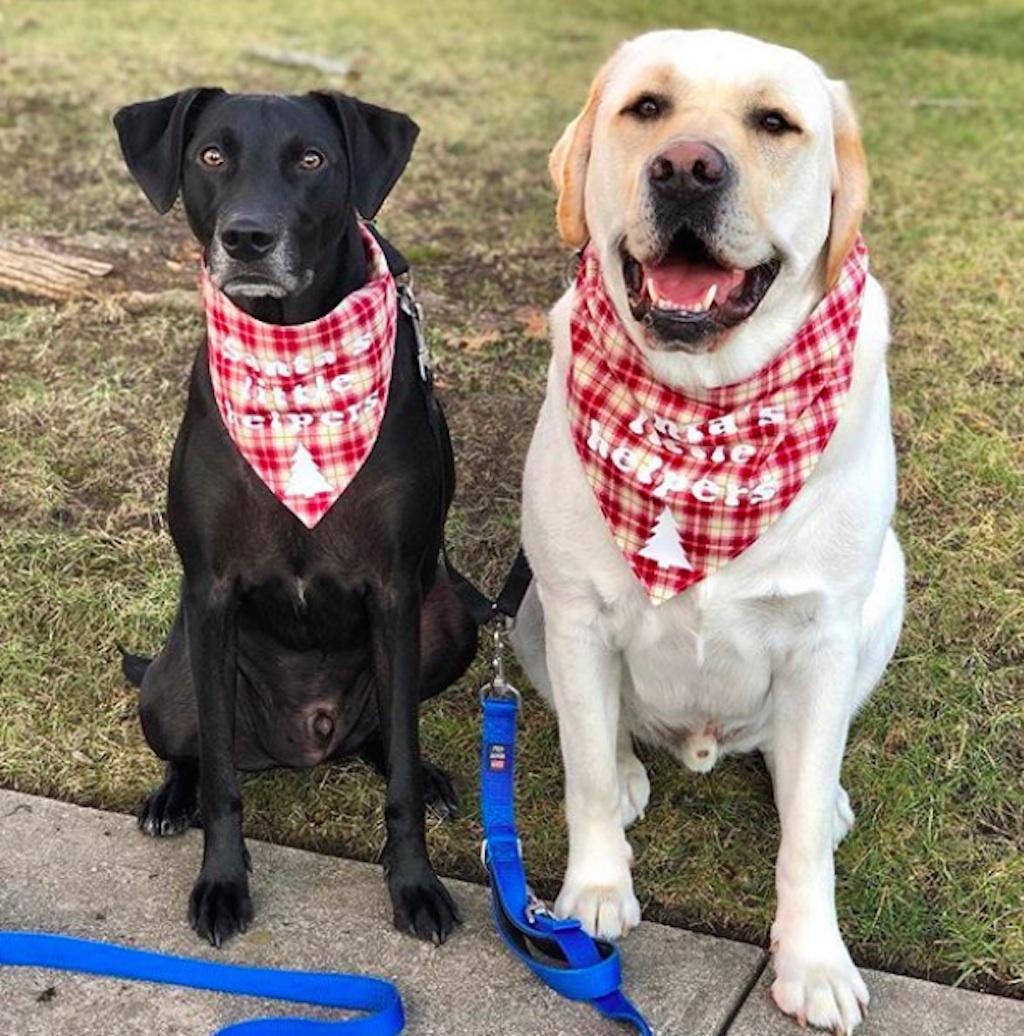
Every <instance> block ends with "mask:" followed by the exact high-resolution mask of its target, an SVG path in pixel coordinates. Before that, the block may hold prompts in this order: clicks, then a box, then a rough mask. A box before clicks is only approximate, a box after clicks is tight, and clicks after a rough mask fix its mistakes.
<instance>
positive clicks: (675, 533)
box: [637, 507, 693, 572]
mask: <svg viewBox="0 0 1024 1036" xmlns="http://www.w3.org/2000/svg"><path fill="white" fill-rule="evenodd" d="M637 554H638V556H639V557H642V558H647V559H648V560H650V561H656V562H657V563H658V568H685V569H687V570H688V571H690V572H692V571H693V564H692V563H691V561H690V559H689V558H688V557H687V556H686V551H685V550H683V545H682V544H681V543H680V542H679V530H678V529H677V528H676V520H675V519H674V518H673V517H672V512H671V511H670V510H669V509H668V507H665V509H664V510H663V511H662V512H661V514H659V515H658V520H657V521H656V522H655V523H654V528H653V529H651V534H650V536H648V537H647V542H646V543H645V544H644V546H643V549H642V550H639V551H637Z"/></svg>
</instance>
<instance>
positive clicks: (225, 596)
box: [115, 89, 476, 944]
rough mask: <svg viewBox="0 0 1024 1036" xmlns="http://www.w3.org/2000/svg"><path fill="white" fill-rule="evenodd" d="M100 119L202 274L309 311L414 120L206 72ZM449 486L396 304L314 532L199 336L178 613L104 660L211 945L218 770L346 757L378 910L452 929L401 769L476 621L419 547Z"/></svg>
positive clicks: (409, 775)
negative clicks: (373, 811) (186, 834)
mask: <svg viewBox="0 0 1024 1036" xmlns="http://www.w3.org/2000/svg"><path fill="white" fill-rule="evenodd" d="M115 124H116V127H117V130H118V134H119V137H120V141H121V147H122V150H123V152H124V156H125V160H126V162H127V165H128V168H129V170H130V171H131V173H132V175H133V176H134V177H135V178H136V180H137V181H138V182H139V184H140V185H141V187H142V188H143V190H144V191H145V193H146V195H147V197H148V198H149V199H150V201H151V202H152V203H153V205H154V206H155V207H156V208H157V209H158V210H160V211H161V212H163V211H166V210H167V209H169V208H170V207H171V205H172V204H173V202H174V199H175V197H176V196H177V195H178V193H179V191H180V193H181V196H182V200H183V204H184V209H185V213H186V216H187V217H188V220H189V224H190V226H191V227H192V229H193V231H194V232H195V234H196V237H197V238H198V239H199V242H200V243H201V245H202V246H203V248H204V249H205V250H206V254H207V257H208V259H209V260H210V268H211V271H212V273H213V276H214V279H215V280H217V281H218V283H220V284H221V286H222V287H225V286H226V290H228V292H229V294H231V285H232V284H235V285H238V284H241V283H243V282H244V281H246V280H248V281H250V282H251V281H252V280H253V279H255V280H256V282H257V283H259V284H266V285H269V286H270V288H271V289H273V292H274V293H271V294H264V295H261V296H259V297H251V296H243V295H239V296H238V297H236V298H235V302H236V303H237V304H238V305H240V306H241V307H242V308H243V309H245V310H246V311H247V312H249V313H251V314H252V315H253V316H255V317H257V318H258V319H260V320H264V321H267V322H274V323H302V322H306V321H309V320H312V319H315V318H316V317H319V316H322V315H323V314H324V313H326V312H328V311H329V310H330V309H332V308H333V307H334V306H335V305H336V304H337V302H338V301H339V300H340V299H341V298H342V296H343V295H345V294H347V293H348V292H350V291H352V290H353V289H355V288H357V287H359V286H361V285H362V284H363V283H364V280H365V276H366V265H365V256H364V252H363V248H362V245H361V242H360V239H359V236H358V229H357V215H356V214H357V210H358V211H359V212H361V214H362V215H364V216H367V217H369V216H372V215H373V214H374V213H375V212H376V210H377V208H378V206H379V205H380V204H381V202H382V201H383V200H384V198H385V196H386V195H387V193H388V191H389V190H390V189H391V187H392V186H393V184H394V183H395V181H396V180H397V178H398V176H399V175H400V174H401V171H402V169H403V168H404V166H405V164H406V163H407V161H408V158H409V155H410V153H411V150H412V146H413V142H414V140H415V137H416V132H417V129H416V126H415V124H414V123H413V122H412V121H411V120H410V119H408V118H407V117H406V116H404V115H399V114H398V113H395V112H390V111H387V110H385V109H382V108H376V107H374V106H371V105H366V104H363V103H362V102H360V101H357V100H355V99H353V98H350V97H345V96H342V95H338V94H309V95H306V96H303V97H278V96H266V95H232V94H226V93H224V92H223V91H220V90H209V89H192V90H186V91H183V92H182V93H179V94H175V95H173V96H171V97H167V98H163V99H161V100H157V101H149V102H144V103H141V104H135V105H131V106H129V107H127V108H124V109H122V110H121V111H120V112H118V113H117V115H116V117H115ZM210 147H214V148H216V149H218V152H219V153H220V154H221V155H222V156H223V157H224V158H225V162H224V163H223V165H221V166H219V167H218V168H215V169H213V168H209V167H208V166H207V165H206V164H204V162H203V161H201V156H202V155H203V154H204V152H206V151H207V149H209V148H210ZM310 148H313V149H315V150H316V151H317V152H318V153H320V154H322V155H323V157H324V158H325V162H324V163H323V166H322V167H321V168H319V169H317V170H316V171H315V172H310V171H308V170H305V169H301V168H300V167H299V165H298V161H299V158H300V157H301V156H302V154H303V153H304V152H305V151H307V150H308V149H310ZM268 242H269V244H268ZM282 242H283V243H285V244H286V245H287V247H286V248H285V247H283V245H282V246H281V247H280V248H279V245H281V243H282ZM275 250H276V251H275ZM392 254H393V253H392ZM268 256H269V257H270V258H268ZM275 256H276V257H275ZM218 264H219V265H218ZM304 271H309V282H308V283H305V282H304V276H305V274H304ZM289 285H291V288H289V290H287V291H285V290H284V289H285V288H288V286H289ZM275 293H276V294H275ZM453 486H454V467H453V462H452V455H451V446H450V443H449V441H448V433H447V429H446V428H445V427H444V426H443V419H442V426H441V430H440V437H438V435H435V433H434V431H433V430H432V427H431V423H430V419H429V416H428V401H427V396H426V393H425V392H424V388H423V385H422V384H421V382H420V376H419V371H418V367H417V363H416V349H415V342H414V338H413V333H412V328H411V326H410V324H409V322H408V320H407V319H406V318H405V317H404V316H402V317H401V318H400V320H399V327H398V342H397V349H396V359H395V368H394V373H393V376H392V381H391V386H390V395H389V399H388V406H387V412H386V414H385V415H384V419H383V424H382V427H381V431H380V436H379V439H378V441H377V443H376V445H375V447H374V449H373V452H372V453H371V455H370V457H369V459H368V460H367V461H366V463H365V465H364V466H363V468H362V469H361V471H360V472H359V474H358V475H357V476H356V478H355V479H354V481H353V482H352V483H351V485H350V487H349V488H348V489H347V490H346V491H345V493H343V494H342V496H341V497H340V499H339V500H338V501H337V503H336V504H335V505H334V507H333V508H332V509H331V510H330V511H329V512H328V513H327V515H326V516H325V517H324V518H323V519H322V520H321V521H320V523H319V524H318V525H317V526H316V527H315V528H314V529H312V530H309V529H307V528H306V527H305V526H304V525H303V524H302V523H301V522H300V521H299V520H298V519H297V518H295V517H294V516H293V515H292V514H291V513H290V512H289V511H288V510H286V509H285V507H284V506H283V505H282V504H280V503H279V502H278V501H277V500H276V499H275V498H274V496H273V495H272V494H271V493H269V492H268V490H267V489H266V487H265V486H264V485H263V483H262V482H261V481H260V480H259V478H258V477H257V476H256V475H255V473H254V472H253V471H252V470H251V469H250V468H249V467H248V465H247V463H246V462H245V461H244V460H243V459H242V457H241V455H240V454H239V453H238V451H237V450H236V449H235V447H234V445H233V444H232V442H231V440H230V439H229V437H228V435H227V432H226V431H225V429H224V427H223V424H222V422H221V418H220V415H219V412H218V410H217V407H216V403H215V401H214V398H213V392H212V388H211V384H210V376H209V368H208V361H207V351H206V346H205V343H204V345H203V346H202V347H201V348H200V350H199V353H198V355H197V357H196V361H195V365H194V367H193V370H192V378H191V384H190V389H189V396H188V404H187V407H186V411H185V416H184V419H183V421H182V424H181V429H180V431H179V433H178V438H177V442H176V443H175V447H174V453H173V456H172V459H171V468H170V477H169V492H168V518H169V524H170V529H171V534H172V536H173V538H174V542H175V545H176V547H177V550H178V554H179V556H180V559H181V564H182V569H183V581H182V589H181V598H180V603H179V608H178V614H177V617H176V619H175V621H174V625H173V627H172V629H171V632H170V635H169V637H168V639H167V642H166V644H165V645H164V647H163V649H162V651H161V652H160V653H159V654H158V655H157V657H156V658H155V659H153V660H152V662H151V663H149V664H147V660H145V659H142V658H139V657H138V656H133V655H125V658H124V660H123V667H124V671H125V674H126V676H127V677H128V678H129V680H132V681H133V682H138V683H139V684H140V685H141V688H142V693H141V704H140V712H141V717H142V724H143V729H144V731H145V735H146V738H147V740H148V741H149V744H150V746H151V747H152V748H153V750H154V751H155V752H156V754H157V755H158V756H159V757H160V758H162V759H164V760H166V763H167V766H166V775H165V780H164V783H163V784H162V785H161V787H160V788H158V789H157V790H156V791H155V792H154V793H153V794H152V795H150V796H149V798H148V799H147V800H146V802H145V803H144V805H143V807H142V810H141V813H140V820H139V823H140V826H141V827H142V828H143V829H144V830H145V831H147V832H148V833H150V834H154V835H166V834H173V833H177V832H179V831H181V830H184V828H186V827H187V826H188V825H189V823H190V822H191V820H192V818H193V816H194V815H195V813H196V809H197V804H199V803H201V806H202V819H203V827H204V832H205V842H204V854H203V864H202V869H201V871H200V874H199V878H198V881H197V882H196V885H195V888H194V889H193V892H192V896H191V901H190V907H189V916H190V920H191V923H192V925H193V927H194V928H195V929H196V931H197V932H198V933H199V934H200V935H202V936H204V937H205V938H207V939H209V940H210V942H212V943H214V944H219V943H220V942H221V941H222V940H224V939H226V938H228V937H229V936H231V935H232V934H234V933H235V932H239V931H244V930H245V928H246V926H247V925H248V923H249V921H250V920H251V918H252V905H251V901H250V897H249V885H248V874H247V871H248V857H247V853H246V851H245V848H244V844H243V840H242V828H241V809H242V805H241V797H240V794H239V786H238V782H237V778H236V773H235V771H236V767H239V768H241V769H263V768H267V767H274V766H293V767H306V766H312V765H314V764H316V763H319V762H323V761H327V760H331V759H337V758H339V757H342V756H346V755H351V754H353V753H359V754H362V755H364V756H365V757H366V758H367V759H369V760H370V761H371V762H372V763H373V764H374V765H375V766H377V767H378V768H379V769H380V770H381V771H382V772H384V773H385V774H386V777H387V810H386V813H387V843H386V846H385V849H384V854H383V858H384V861H385V871H386V874H387V880H388V886H389V889H390V892H391V898H392V902H393V905H394V922H395V924H396V926H398V927H399V928H402V929H407V930H409V931H412V932H413V933H415V934H416V935H418V936H421V937H424V938H428V939H434V940H435V941H444V939H446V938H447V937H448V935H449V934H450V933H451V931H452V928H453V927H454V925H455V924H457V923H458V919H459V918H458V911H457V909H456V907H455V904H454V903H453V902H452V900H451V898H450V897H449V895H448V892H447V891H446V890H445V888H444V886H443V885H442V884H441V882H440V881H439V880H438V878H437V877H436V875H435V874H434V872H433V870H432V868H431V865H430V862H429V860H428V857H427V849H426V837H425V831H424V800H425V799H427V800H428V801H430V802H431V803H432V804H434V805H436V806H437V807H438V808H439V809H441V811H442V812H451V811H452V810H453V809H454V792H453V790H452V787H451V782H450V781H449V779H448V777H447V775H445V774H444V773H443V772H442V771H439V770H436V769H434V768H432V767H425V766H424V765H422V764H421V760H420V750H419V737H418V709H419V703H420V701H421V700H423V699H426V698H429V697H430V696H432V695H434V694H438V693H439V692H441V691H442V690H444V689H445V688H446V687H447V686H449V685H450V684H451V683H452V682H453V681H454V680H456V679H458V678H459V676H461V675H462V673H463V672H464V671H465V669H466V667H467V666H468V664H469V662H470V661H471V660H472V657H473V655H474V653H475V650H476V628H475V626H474V624H473V622H472V620H471V619H470V617H469V616H468V614H467V613H466V611H465V609H464V608H463V607H462V605H461V604H460V603H459V601H458V600H457V598H456V597H455V595H454V593H453V592H452V589H451V586H450V584H449V582H448V579H447V576H446V575H445V573H444V571H443V569H442V568H441V567H440V566H439V564H438V552H439V548H440V545H441V539H442V534H443V527H444V521H445V517H446V514H447V510H448V506H449V504H450V502H451V493H452V489H453ZM200 732H201V736H200Z"/></svg>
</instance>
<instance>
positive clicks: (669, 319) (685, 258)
mask: <svg viewBox="0 0 1024 1036" xmlns="http://www.w3.org/2000/svg"><path fill="white" fill-rule="evenodd" d="M779 265H780V262H779V259H778V257H777V256H773V257H772V258H771V259H769V260H768V262H766V263H762V264H761V265H760V266H755V267H753V268H752V269H750V270H734V269H730V268H729V267H727V266H723V265H722V264H721V263H720V262H718V260H717V259H716V258H715V257H714V256H713V255H712V253H711V251H710V249H709V248H708V246H707V245H706V244H705V243H704V242H703V241H702V240H701V238H700V237H698V236H697V234H696V233H695V232H694V231H692V230H690V229H689V228H687V227H682V228H680V229H679V230H677V231H676V233H675V235H674V236H673V238H672V240H671V242H670V243H669V246H668V249H667V250H666V252H665V254H664V255H663V256H662V257H661V258H660V259H659V260H658V261H657V262H651V263H641V262H640V261H639V260H638V259H634V258H633V256H631V255H630V254H629V253H628V252H627V251H625V249H623V251H622V273H623V276H624V277H625V281H626V290H627V292H628V295H629V308H630V311H631V312H632V314H633V317H634V318H635V319H636V320H638V321H640V322H641V323H642V324H643V325H644V326H645V327H647V328H649V329H650V330H651V331H653V332H654V334H655V336H656V337H657V338H658V339H660V340H661V341H662V342H664V343H666V344H670V345H671V346H680V347H684V348H685V347H686V346H691V347H699V346H704V345H706V344H708V343H710V340H711V339H712V338H714V337H715V336H717V335H719V334H721V333H722V332H723V331H724V330H726V329H728V328H730V327H735V326H736V325H737V324H740V323H742V322H743V321H744V320H746V319H747V318H748V317H749V316H750V315H751V314H752V313H753V312H754V310H756V309H757V307H758V306H759V305H760V303H761V300H762V299H763V298H764V296H765V294H766V293H767V291H768V289H769V288H770V287H771V285H772V282H773V281H774V280H775V277H776V275H777V274H778V272H779ZM691 351H694V352H696V351H698V349H697V348H693V349H692V350H691Z"/></svg>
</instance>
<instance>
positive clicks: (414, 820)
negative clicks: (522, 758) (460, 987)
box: [371, 580, 460, 943]
mask: <svg viewBox="0 0 1024 1036" xmlns="http://www.w3.org/2000/svg"><path fill="white" fill-rule="evenodd" d="M371 616H372V640H373V667H374V677H375V682H376V685H377V705H378V714H379V716H380V724H381V733H382V735H383V740H384V762H385V767H386V770H387V800H386V803H387V805H386V808H385V817H386V821H387V842H386V844H385V846H384V852H383V854H382V862H383V864H384V873H385V875H386V877H387V882H388V891H389V892H390V893H391V903H392V906H393V908H394V923H395V927H396V928H398V929H400V930H402V931H408V932H410V933H412V934H413V935H417V936H419V937H420V938H421V939H433V940H434V941H435V942H439V943H442V942H444V941H445V940H446V939H447V938H448V936H449V935H451V933H452V930H453V929H454V928H455V926H456V925H457V924H458V923H459V920H460V918H459V912H458V910H457V908H456V906H455V903H454V902H453V900H452V898H451V896H450V895H449V894H448V890H447V889H446V888H445V887H444V885H442V884H441V882H440V880H439V879H438V877H437V875H436V874H435V873H434V871H433V868H432V867H431V866H430V859H429V857H428V856H427V838H426V819H425V814H424V806H423V773H422V766H421V764H420V741H419V705H420V702H419V689H420V679H419V677H420V672H419V667H420V657H419V656H420V594H419V590H418V587H416V586H415V584H413V583H412V582H411V581H407V580H406V581H402V582H400V583H398V584H397V585H392V586H391V587H389V588H385V589H382V590H381V589H378V590H377V591H376V592H375V593H374V594H373V595H372V597H371Z"/></svg>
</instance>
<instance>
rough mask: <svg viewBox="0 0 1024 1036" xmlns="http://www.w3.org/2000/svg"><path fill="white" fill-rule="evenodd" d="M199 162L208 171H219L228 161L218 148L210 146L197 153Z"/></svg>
mask: <svg viewBox="0 0 1024 1036" xmlns="http://www.w3.org/2000/svg"><path fill="white" fill-rule="evenodd" d="M199 161H200V162H202V164H203V165H205V166H206V167H207V168H208V169H220V168H221V167H222V166H224V165H226V164H227V161H228V160H227V159H226V158H225V157H224V152H223V151H221V149H220V148H219V147H214V146H213V145H212V144H211V145H210V146H209V147H204V148H203V150H202V151H200V152H199Z"/></svg>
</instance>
